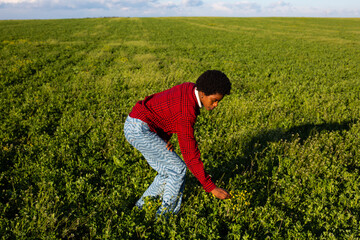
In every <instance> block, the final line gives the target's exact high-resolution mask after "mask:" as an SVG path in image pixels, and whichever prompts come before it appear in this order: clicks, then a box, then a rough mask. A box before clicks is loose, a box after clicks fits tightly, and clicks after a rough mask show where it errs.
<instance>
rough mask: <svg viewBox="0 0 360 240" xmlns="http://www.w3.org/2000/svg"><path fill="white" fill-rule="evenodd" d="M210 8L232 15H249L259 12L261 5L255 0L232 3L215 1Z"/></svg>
mask: <svg viewBox="0 0 360 240" xmlns="http://www.w3.org/2000/svg"><path fill="white" fill-rule="evenodd" d="M212 8H213V9H214V10H216V11H222V12H227V13H230V14H232V15H236V14H242V15H249V14H252V13H259V12H261V6H260V5H259V4H257V3H255V2H248V1H241V2H234V3H226V4H225V3H215V4H213V5H212Z"/></svg>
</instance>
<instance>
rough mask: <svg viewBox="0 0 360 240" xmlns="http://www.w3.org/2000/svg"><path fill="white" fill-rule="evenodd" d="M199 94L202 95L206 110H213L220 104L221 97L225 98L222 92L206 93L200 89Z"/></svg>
mask: <svg viewBox="0 0 360 240" xmlns="http://www.w3.org/2000/svg"><path fill="white" fill-rule="evenodd" d="M199 95H200V100H201V103H202V105H203V106H204V107H205V109H206V110H208V111H211V110H213V109H214V108H216V107H217V106H218V104H219V102H220V101H221V99H223V97H224V95H222V94H220V93H215V94H212V95H209V96H207V95H205V93H204V92H201V91H199Z"/></svg>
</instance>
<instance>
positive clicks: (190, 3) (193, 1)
mask: <svg viewBox="0 0 360 240" xmlns="http://www.w3.org/2000/svg"><path fill="white" fill-rule="evenodd" d="M181 4H182V5H184V6H185V7H198V6H201V5H203V4H204V3H203V1H201V0H182V1H181Z"/></svg>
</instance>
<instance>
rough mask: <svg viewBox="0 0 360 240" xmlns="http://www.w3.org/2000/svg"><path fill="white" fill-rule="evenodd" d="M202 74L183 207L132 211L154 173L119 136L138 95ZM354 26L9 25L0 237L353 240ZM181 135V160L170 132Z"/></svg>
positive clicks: (359, 156) (359, 51) (276, 22)
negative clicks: (192, 167)
mask: <svg viewBox="0 0 360 240" xmlns="http://www.w3.org/2000/svg"><path fill="white" fill-rule="evenodd" d="M207 69H217V70H221V71H223V72H224V73H225V74H226V75H227V76H228V77H229V78H230V80H231V81H232V86H233V89H232V92H231V95H229V96H226V97H225V98H224V100H223V101H222V102H221V103H220V104H219V107H218V108H216V110H214V111H213V112H207V111H206V110H204V109H202V111H201V114H200V116H199V117H198V121H197V124H196V138H197V140H198V143H199V148H200V151H201V153H202V160H203V162H204V164H205V167H206V170H207V172H208V173H209V174H211V175H212V177H213V179H214V181H216V183H217V185H218V186H219V187H223V188H225V189H228V190H229V191H231V192H232V193H233V194H234V198H233V199H231V200H225V201H224V200H218V199H216V198H214V197H213V196H212V195H211V194H208V193H206V192H205V191H204V190H203V189H202V187H201V186H200V184H199V183H198V181H197V180H196V179H195V177H194V176H193V175H192V174H191V173H190V172H188V173H187V180H186V188H185V195H184V199H183V204H182V209H181V211H180V213H179V215H177V216H175V217H172V218H170V219H169V221H168V222H167V223H164V222H163V221H159V222H157V221H156V220H155V218H154V216H155V211H156V208H157V204H158V203H156V202H152V201H150V202H148V205H147V208H146V209H145V210H141V211H140V210H138V209H136V208H135V207H134V203H135V202H136V200H137V199H138V198H139V197H140V196H141V195H142V193H143V192H144V191H145V189H146V188H147V187H148V186H149V184H150V183H151V182H152V180H153V178H154V176H155V171H154V170H152V169H151V168H150V167H149V166H148V164H147V162H146V161H145V159H144V158H143V157H142V155H141V154H140V153H139V152H138V151H137V150H135V149H134V148H132V147H131V146H130V144H128V143H127V142H126V140H125V138H124V134H123V123H124V121H125V118H126V116H127V114H128V113H129V112H130V111H131V109H132V107H133V106H134V104H135V103H136V102H137V101H138V100H141V99H143V98H144V97H145V96H147V95H150V94H152V93H155V92H158V91H162V90H165V89H168V88H170V87H172V86H174V85H176V84H180V83H183V82H185V81H189V82H195V81H196V79H197V77H198V76H199V75H200V74H201V73H202V72H204V71H205V70H207ZM359 83H360V19H322V18H104V19H69V20H22V21H0V91H1V97H0V109H1V111H0V114H1V115H0V143H1V146H0V237H1V239H134V238H139V239H140V238H148V239H267V238H269V239H270V238H271V239H357V238H358V237H360V223H359V221H360V219H359V216H360V175H359V172H360V141H359V139H360V122H359V118H360V107H359V106H360V84H359ZM172 142H173V143H174V145H175V149H176V151H177V152H178V153H179V154H180V151H179V146H178V145H177V140H176V136H175V137H173V139H172Z"/></svg>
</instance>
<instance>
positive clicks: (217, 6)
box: [211, 3, 232, 13]
mask: <svg viewBox="0 0 360 240" xmlns="http://www.w3.org/2000/svg"><path fill="white" fill-rule="evenodd" d="M211 7H212V8H213V9H214V10H215V11H221V12H228V13H232V10H231V8H230V7H227V6H225V4H224V3H214V4H212V5H211Z"/></svg>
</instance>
